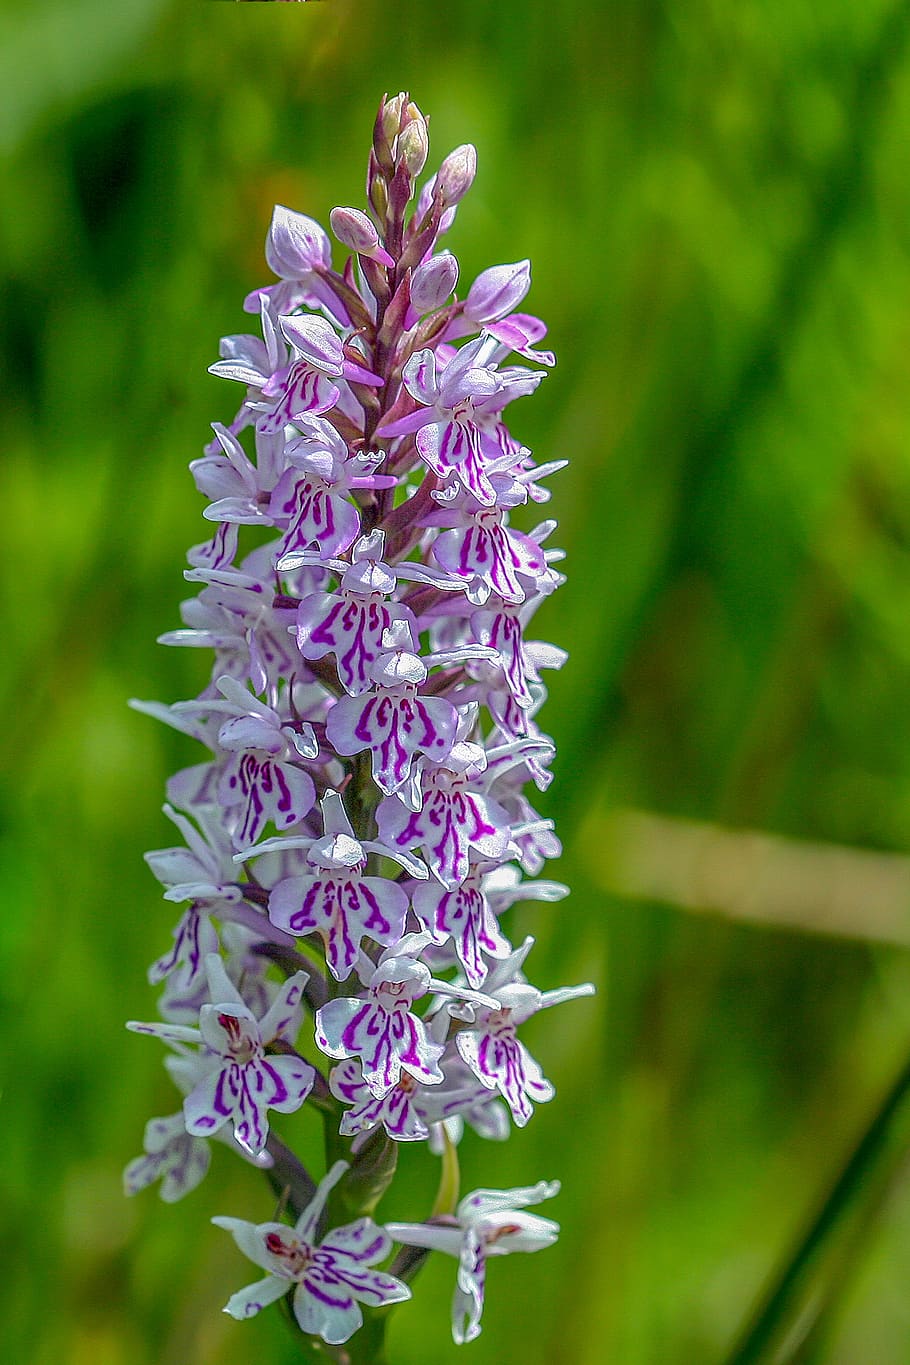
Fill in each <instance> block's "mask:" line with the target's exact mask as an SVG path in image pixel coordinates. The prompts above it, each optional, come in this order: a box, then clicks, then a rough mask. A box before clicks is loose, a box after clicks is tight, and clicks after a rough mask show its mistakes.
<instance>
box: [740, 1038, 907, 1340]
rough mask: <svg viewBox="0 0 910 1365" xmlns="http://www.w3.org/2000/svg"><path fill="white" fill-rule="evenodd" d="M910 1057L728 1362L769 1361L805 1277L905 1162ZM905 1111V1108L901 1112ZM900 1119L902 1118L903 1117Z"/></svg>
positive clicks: (801, 1298)
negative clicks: (873, 1190)
mask: <svg viewBox="0 0 910 1365" xmlns="http://www.w3.org/2000/svg"><path fill="white" fill-rule="evenodd" d="M908 1096H910V1058H908V1059H907V1061H906V1062H905V1063H904V1065H903V1067H902V1068H901V1071H900V1072H899V1074H898V1076H897V1078H896V1080H895V1081H894V1083H893V1085H892V1086H891V1089H890V1090H889V1091H888V1092H887V1094H886V1095H885V1097H884V1099H883V1100H882V1103H881V1105H880V1106H879V1107H878V1109H877V1110H876V1111H875V1113H874V1114H873V1116H872V1118H871V1120H870V1122H869V1124H868V1126H867V1127H866V1129H865V1130H864V1132H863V1133H862V1135H861V1136H860V1138H859V1140H858V1142H857V1143H856V1146H855V1147H854V1148H853V1150H852V1151H851V1152H850V1155H849V1156H848V1158H847V1161H846V1162H845V1164H844V1166H843V1167H842V1168H841V1170H840V1171H839V1173H838V1175H837V1177H836V1178H835V1180H834V1183H833V1184H832V1186H831V1188H830V1189H829V1191H828V1193H827V1194H826V1195H825V1196H824V1198H823V1199H822V1202H821V1204H820V1205H819V1207H818V1210H817V1212H816V1213H815V1214H814V1216H813V1217H812V1218H811V1220H810V1221H809V1224H808V1226H807V1227H806V1229H805V1231H804V1232H803V1234H802V1235H801V1236H800V1238H799V1240H798V1241H797V1243H796V1246H795V1247H794V1249H793V1251H792V1252H791V1253H790V1255H789V1256H788V1257H787V1259H786V1261H785V1262H784V1264H783V1266H782V1268H781V1269H780V1271H779V1272H778V1273H777V1274H776V1275H775V1276H774V1277H773V1278H772V1280H771V1282H770V1284H769V1286H768V1289H767V1290H766V1292H765V1294H764V1296H763V1297H762V1299H761V1300H760V1301H759V1304H758V1306H757V1308H756V1310H755V1312H754V1314H753V1315H752V1318H751V1320H750V1321H749V1322H748V1323H747V1324H746V1327H745V1329H744V1330H743V1332H742V1334H741V1336H740V1338H739V1340H738V1342H737V1343H736V1344H735V1345H734V1347H733V1349H732V1351H731V1352H730V1354H729V1355H728V1356H727V1357H726V1362H725V1365H770V1362H771V1361H773V1360H779V1359H780V1357H778V1356H775V1355H773V1354H772V1351H773V1349H774V1347H775V1345H776V1344H778V1343H779V1342H780V1341H781V1338H782V1337H783V1335H784V1333H785V1332H786V1331H787V1330H788V1329H791V1328H792V1326H793V1324H794V1322H795V1321H796V1318H797V1315H798V1314H799V1312H800V1309H801V1308H802V1307H803V1305H804V1302H805V1296H806V1293H807V1280H808V1277H809V1276H810V1275H811V1274H812V1272H813V1270H814V1269H815V1268H816V1266H817V1265H818V1263H819V1261H820V1259H821V1257H822V1256H823V1254H824V1253H825V1252H827V1251H828V1250H829V1247H830V1244H831V1240H832V1238H833V1237H834V1236H835V1234H837V1233H838V1232H839V1231H840V1229H841V1227H842V1225H843V1223H844V1221H845V1220H846V1219H847V1218H848V1217H849V1215H850V1214H851V1213H853V1212H854V1211H855V1210H856V1208H857V1206H858V1201H859V1200H860V1199H861V1198H862V1196H863V1195H864V1194H867V1193H868V1191H869V1186H870V1183H872V1182H873V1181H874V1179H875V1177H876V1176H879V1177H880V1176H881V1175H882V1173H883V1172H884V1171H890V1169H891V1168H892V1167H893V1166H894V1165H895V1164H898V1163H900V1162H902V1161H903V1159H904V1157H905V1156H906V1152H907V1146H908V1142H910V1106H907V1108H906V1109H905V1101H906V1100H907V1099H908ZM902 1111H903V1112H902ZM899 1120H900V1122H899Z"/></svg>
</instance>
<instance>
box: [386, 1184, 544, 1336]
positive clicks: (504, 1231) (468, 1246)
mask: <svg viewBox="0 0 910 1365" xmlns="http://www.w3.org/2000/svg"><path fill="white" fill-rule="evenodd" d="M557 1194H559V1181H558V1180H553V1181H550V1182H547V1181H545V1180H541V1181H539V1183H538V1184H536V1185H528V1186H525V1187H524V1188H520V1189H514V1190H474V1192H473V1194H469V1195H467V1196H466V1197H465V1198H464V1199H462V1201H461V1203H460V1204H459V1205H458V1208H457V1210H456V1214H455V1218H454V1219H452V1220H441V1221H440V1222H439V1223H423V1224H420V1223H417V1224H414V1223H387V1224H386V1231H387V1232H388V1233H390V1235H391V1236H392V1237H394V1238H395V1241H396V1242H404V1243H405V1244H406V1245H408V1246H415V1247H428V1248H430V1249H431V1250H434V1251H445V1252H447V1253H448V1255H449V1256H455V1257H457V1259H458V1278H457V1281H456V1285H455V1296H454V1298H453V1300H452V1335H453V1337H454V1338H455V1340H456V1342H458V1344H459V1345H460V1344H461V1343H462V1342H465V1341H473V1340H474V1338H475V1337H478V1336H480V1319H481V1315H482V1313H483V1302H484V1293H485V1288H486V1263H487V1257H489V1256H507V1255H508V1254H509V1252H510V1251H541V1250H542V1249H543V1248H544V1247H548V1246H552V1244H553V1243H554V1242H555V1241H556V1238H557V1237H558V1236H559V1224H558V1223H554V1222H553V1221H552V1220H551V1219H549V1218H541V1217H540V1216H539V1214H536V1213H525V1209H526V1208H527V1207H528V1205H530V1204H539V1203H541V1202H542V1201H543V1200H544V1199H552V1198H553V1196H554V1195H557Z"/></svg>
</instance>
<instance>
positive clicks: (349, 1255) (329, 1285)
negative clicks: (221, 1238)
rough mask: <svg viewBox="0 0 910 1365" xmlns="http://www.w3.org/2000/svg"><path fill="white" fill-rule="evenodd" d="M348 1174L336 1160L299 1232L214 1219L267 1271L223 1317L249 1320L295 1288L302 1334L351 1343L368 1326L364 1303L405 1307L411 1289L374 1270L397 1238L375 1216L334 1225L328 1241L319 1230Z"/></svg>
mask: <svg viewBox="0 0 910 1365" xmlns="http://www.w3.org/2000/svg"><path fill="white" fill-rule="evenodd" d="M346 1170H347V1162H346V1161H338V1162H336V1163H335V1165H334V1166H333V1167H332V1169H331V1170H330V1171H329V1173H328V1175H327V1176H326V1177H325V1179H324V1180H323V1181H322V1182H321V1184H320V1185H319V1188H318V1189H317V1191H316V1194H315V1195H314V1197H313V1199H312V1202H311V1203H310V1204H309V1205H308V1206H307V1208H305V1209H304V1211H303V1213H302V1214H301V1215H300V1217H299V1218H298V1219H297V1222H296V1223H295V1225H294V1226H293V1227H289V1226H288V1225H287V1223H259V1224H256V1223H248V1222H245V1221H244V1220H243V1219H242V1218H213V1219H212V1222H213V1223H214V1224H215V1225H216V1227H219V1228H224V1229H225V1231H226V1232H229V1233H230V1234H231V1236H232V1237H233V1238H234V1241H235V1242H236V1243H237V1245H238V1246H239V1248H240V1250H241V1251H242V1252H243V1254H244V1255H245V1256H248V1257H249V1259H250V1260H251V1261H252V1262H253V1263H254V1264H255V1265H258V1266H260V1267H261V1268H262V1269H263V1270H265V1271H267V1272H268V1274H267V1275H266V1277H265V1279H263V1280H258V1281H257V1282H256V1283H255V1284H251V1285H248V1286H247V1288H246V1289H241V1290H239V1291H238V1292H237V1293H236V1294H234V1295H232V1296H231V1298H230V1299H229V1300H228V1302H227V1305H226V1307H225V1310H224V1311H225V1312H226V1313H229V1314H230V1315H231V1317H232V1318H249V1317H252V1316H253V1315H254V1314H255V1313H258V1312H259V1311H260V1309H262V1308H264V1307H265V1306H266V1304H269V1303H274V1302H275V1300H276V1299H280V1298H282V1297H283V1295H285V1294H287V1293H288V1291H289V1290H290V1289H291V1288H293V1299H292V1303H293V1309H294V1317H295V1318H296V1319H297V1322H298V1324H299V1326H300V1330H301V1331H302V1332H308V1333H310V1334H311V1335H313V1336H317V1337H321V1338H322V1340H323V1341H327V1342H329V1343H330V1344H332V1345H337V1344H340V1343H341V1342H344V1341H347V1340H348V1339H349V1338H350V1337H352V1336H353V1335H354V1333H355V1332H356V1331H357V1328H358V1327H359V1326H360V1324H361V1323H362V1321H363V1313H362V1312H361V1309H360V1306H359V1305H360V1304H361V1303H365V1304H369V1305H370V1307H371V1308H381V1307H382V1306H383V1305H385V1304H390V1303H401V1302H402V1301H403V1300H404V1299H409V1298H410V1297H411V1291H410V1289H409V1288H408V1286H407V1285H406V1284H404V1283H403V1282H402V1281H401V1280H397V1279H395V1277H394V1276H393V1275H386V1274H384V1273H383V1272H382V1271H381V1270H374V1269H373V1267H374V1266H375V1264H376V1262H377V1261H382V1260H384V1259H385V1257H386V1256H387V1255H388V1254H389V1252H390V1250H391V1248H392V1239H391V1237H390V1236H389V1235H388V1233H387V1232H385V1231H384V1229H383V1228H380V1227H377V1226H376V1224H375V1223H374V1222H373V1221H372V1220H371V1219H369V1218H361V1219H359V1221H358V1222H356V1223H349V1224H348V1225H347V1226H346V1227H340V1228H333V1229H332V1230H331V1231H330V1232H329V1233H328V1234H327V1235H326V1236H325V1237H324V1238H323V1239H322V1241H321V1242H320V1241H317V1237H316V1229H317V1225H318V1223H319V1218H320V1215H321V1214H322V1211H323V1208H324V1207H325V1202H326V1199H327V1198H328V1195H329V1191H330V1190H331V1189H332V1187H333V1186H334V1185H336V1184H337V1183H338V1181H339V1180H340V1179H341V1177H342V1176H343V1175H344V1173H345V1171H346Z"/></svg>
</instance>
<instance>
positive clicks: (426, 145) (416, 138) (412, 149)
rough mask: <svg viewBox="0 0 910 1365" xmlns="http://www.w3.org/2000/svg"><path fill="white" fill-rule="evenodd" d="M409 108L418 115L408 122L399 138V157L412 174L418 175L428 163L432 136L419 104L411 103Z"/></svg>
mask: <svg viewBox="0 0 910 1365" xmlns="http://www.w3.org/2000/svg"><path fill="white" fill-rule="evenodd" d="M408 108H409V109H413V110H415V111H416V114H417V117H416V118H413V119H412V120H411V121H410V122H409V123H408V124H406V126H405V128H404V130H403V132H402V133H401V135H400V137H399V138H398V159H399V160H400V161H403V162H404V164H405V166H406V167H407V169H408V173H409V174H410V175H412V176H418V175H420V172H421V171H422V170H423V168H424V166H425V165H426V164H427V156H428V155H429V151H430V137H429V134H428V132H427V121H426V119H425V118H424V116H423V114H421V112H420V110H419V109H418V108H417V105H416V104H410V105H408Z"/></svg>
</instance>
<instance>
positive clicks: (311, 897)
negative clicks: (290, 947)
mask: <svg viewBox="0 0 910 1365" xmlns="http://www.w3.org/2000/svg"><path fill="white" fill-rule="evenodd" d="M322 811H323V822H324V828H325V835H324V837H323V838H322V839H314V840H312V841H310V843H309V847H308V849H307V852H306V860H307V875H305V876H302V877H286V878H285V879H284V880H283V881H280V882H278V883H277V885H276V886H274V887H273V888H272V891H271V893H270V895H269V918H270V919H271V921H272V923H273V924H275V925H277V926H278V928H279V929H285V930H287V932H288V933H290V934H318V935H319V937H320V938H321V939H322V941H323V945H324V947H325V960H326V966H327V967H328V968H329V970H330V971H331V973H332V975H333V976H334V977H335V978H336V980H338V981H345V980H347V978H348V977H349V976H350V974H351V969H352V968H353V966H354V963H355V962H356V960H357V955H358V952H359V950H360V944H361V941H362V940H363V939H364V938H365V937H369V938H371V939H372V940H373V942H374V943H381V944H383V945H386V946H388V945H389V944H393V943H397V942H398V941H399V940H400V939H401V937H402V935H403V933H404V923H405V916H406V915H407V913H408V898H407V895H406V894H405V892H404V891H403V890H402V889H401V887H400V886H398V885H397V884H396V883H395V882H393V881H390V880H389V879H388V877H369V876H366V875H365V872H366V865H367V858H368V856H369V853H370V852H371V851H377V852H378V851H381V852H382V853H384V854H385V855H386V856H387V857H391V858H396V854H395V850H394V849H387V848H385V846H384V845H382V844H377V843H375V842H374V841H365V843H360V842H359V841H358V840H357V839H355V838H354V831H353V829H352V828H351V822H350V820H349V819H348V817H347V815H346V814H345V811H344V805H343V804H342V801H341V798H340V797H339V796H338V795H337V793H336V792H329V793H327V795H326V797H325V799H324V800H323V802H322ZM277 846H278V847H280V846H281V845H277ZM396 861H397V859H396ZM406 862H407V866H408V867H409V868H411V869H414V870H422V868H421V865H420V864H419V862H417V861H415V860H413V859H408V860H406ZM424 875H426V874H425V873H424Z"/></svg>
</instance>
